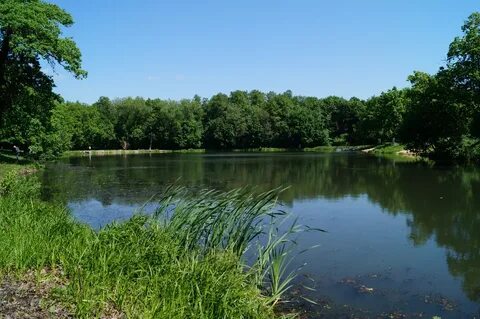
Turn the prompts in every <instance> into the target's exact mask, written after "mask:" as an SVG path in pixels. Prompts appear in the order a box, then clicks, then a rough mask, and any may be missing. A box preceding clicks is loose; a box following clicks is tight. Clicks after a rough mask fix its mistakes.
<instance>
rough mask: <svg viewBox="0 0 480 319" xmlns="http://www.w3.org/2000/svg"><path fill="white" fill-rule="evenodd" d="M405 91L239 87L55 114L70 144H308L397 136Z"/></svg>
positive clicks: (102, 102) (63, 107)
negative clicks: (316, 92) (361, 94)
mask: <svg viewBox="0 0 480 319" xmlns="http://www.w3.org/2000/svg"><path fill="white" fill-rule="evenodd" d="M404 95H405V92H404V91H402V90H397V89H392V90H391V91H388V92H386V93H382V94H381V95H380V96H379V97H373V98H371V99H370V100H368V101H362V100H360V99H357V98H352V99H350V100H346V99H343V98H340V97H328V98H324V99H319V98H316V97H303V96H294V95H293V94H292V92H290V91H287V92H285V93H282V94H276V93H273V92H270V93H262V92H260V91H250V92H246V91H234V92H232V93H230V95H225V94H217V95H214V96H213V97H211V98H210V99H201V98H200V97H195V98H193V99H185V100H181V101H171V100H160V99H143V98H140V97H137V98H124V99H116V100H113V101H111V100H109V99H108V98H106V97H102V98H100V99H99V100H98V101H97V102H96V103H94V104H92V105H87V104H81V103H61V104H59V105H57V107H55V109H54V110H53V114H52V122H53V123H54V126H55V128H56V130H57V131H58V132H59V133H60V135H61V136H62V140H63V141H65V142H66V143H67V145H65V147H66V148H67V149H88V148H89V147H92V148H94V149H118V148H123V149H129V148H131V149H147V148H155V149H185V148H207V149H245V148H259V147H280V148H303V147H311V146H318V145H347V144H361V143H377V142H382V141H391V140H392V139H393V138H395V134H396V132H397V130H398V123H399V120H401V118H400V117H401V114H402V113H403V110H396V109H397V108H399V107H400V108H402V109H403V108H404V101H403V97H404Z"/></svg>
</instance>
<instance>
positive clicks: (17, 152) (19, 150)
mask: <svg viewBox="0 0 480 319" xmlns="http://www.w3.org/2000/svg"><path fill="white" fill-rule="evenodd" d="M13 149H14V150H15V154H16V155H17V161H18V156H19V155H20V153H21V152H22V150H21V149H20V147H18V146H17V145H13Z"/></svg>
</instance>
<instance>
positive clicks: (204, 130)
mask: <svg viewBox="0 0 480 319" xmlns="http://www.w3.org/2000/svg"><path fill="white" fill-rule="evenodd" d="M47 12H48V14H47ZM25 17H29V18H28V19H24V18H25ZM72 24H73V20H72V18H71V16H70V15H69V14H68V13H66V12H65V11H63V10H62V9H60V8H59V7H57V6H56V5H53V4H46V3H44V2H42V1H26V2H16V1H5V2H2V4H0V106H1V107H0V145H1V146H3V147H4V148H10V149H11V147H12V145H14V144H15V145H20V146H21V147H22V148H23V149H24V150H26V151H27V153H28V154H29V156H31V157H34V158H50V157H55V156H58V155H60V154H61V153H62V152H64V151H66V150H72V149H88V148H89V147H91V148H92V149H119V148H122V149H148V148H155V149H186V148H206V149H246V148H259V147H280V148H295V149H301V148H304V147H312V146H321V145H376V144H382V143H387V142H399V143H402V144H405V145H406V147H407V148H408V149H410V150H412V151H414V152H417V153H420V154H422V155H424V156H427V157H430V158H433V159H436V160H447V161H456V162H466V161H479V160H480V13H473V14H472V15H471V16H470V17H469V18H468V19H467V20H466V21H465V24H464V25H463V27H462V32H463V33H462V35H461V36H459V37H457V38H455V39H454V40H453V42H452V43H451V44H450V47H449V50H448V53H447V58H446V64H445V65H444V66H442V67H440V69H439V71H438V72H437V73H436V74H427V73H423V72H414V73H413V74H412V75H411V76H410V77H409V81H410V83H411V85H410V87H408V88H404V89H397V88H392V89H391V90H388V91H386V92H382V93H381V94H379V95H378V96H373V97H371V98H369V99H367V100H362V99H358V98H350V99H344V98H341V97H335V96H331V97H326V98H317V97H305V96H295V95H293V94H292V92H290V91H287V92H284V93H281V94H278V93H273V92H269V93H264V92H260V91H257V90H254V91H250V92H246V91H234V92H231V93H230V94H229V95H226V94H221V93H220V94H217V95H214V96H212V97H210V98H201V97H198V96H195V97H194V98H192V99H185V100H181V101H172V100H161V99H143V98H140V97H136V98H131V97H129V98H122V99H114V100H110V99H109V98H107V97H101V98H100V99H99V100H98V101H97V102H96V103H94V104H92V105H87V104H82V103H78V102H75V103H73V102H65V101H64V100H63V99H62V98H61V97H60V96H59V95H57V94H55V93H53V89H54V86H55V85H54V82H53V79H52V77H51V76H49V75H47V74H46V73H45V72H44V71H43V68H42V65H43V61H47V62H49V63H50V64H52V65H55V64H58V65H60V66H62V67H64V68H65V69H66V70H67V71H70V72H71V73H72V74H73V75H74V76H75V77H77V78H82V77H85V76H86V72H85V71H84V70H82V68H81V54H80V51H79V49H78V48H77V47H76V45H75V43H74V42H73V40H71V39H70V38H64V37H62V28H63V27H65V26H67V27H68V26H70V25H72ZM39 25H41V26H44V28H38V26H39ZM32 30H36V32H30V31H32Z"/></svg>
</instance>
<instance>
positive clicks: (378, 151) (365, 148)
mask: <svg viewBox="0 0 480 319" xmlns="http://www.w3.org/2000/svg"><path fill="white" fill-rule="evenodd" d="M215 152H223V153H242V152H244V153H287V152H292V153H359V154H370V155H376V156H394V157H399V158H404V159H411V160H413V159H421V158H422V157H421V156H420V155H418V154H416V153H413V152H411V151H409V150H406V149H405V148H404V146H403V145H401V144H398V145H390V144H381V145H375V146H372V145H357V146H316V147H306V148H301V149H291V148H277V147H259V148H246V149H230V150H213V149H204V148H199V149H180V150H166V149H152V150H148V149H136V150H122V149H117V150H73V151H67V152H65V153H64V154H63V155H62V156H61V157H62V158H68V157H85V156H113V155H139V154H205V153H215Z"/></svg>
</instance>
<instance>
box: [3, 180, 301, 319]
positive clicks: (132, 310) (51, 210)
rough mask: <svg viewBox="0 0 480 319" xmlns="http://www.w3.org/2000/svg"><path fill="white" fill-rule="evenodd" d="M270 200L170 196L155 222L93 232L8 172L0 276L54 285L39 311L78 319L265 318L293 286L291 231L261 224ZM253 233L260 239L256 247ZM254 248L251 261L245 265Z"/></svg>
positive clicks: (139, 218) (142, 219)
mask: <svg viewBox="0 0 480 319" xmlns="http://www.w3.org/2000/svg"><path fill="white" fill-rule="evenodd" d="M275 199H276V192H268V193H265V194H262V195H258V196H252V195H248V193H247V192H245V191H239V190H238V191H232V192H228V193H219V192H213V191H206V192H202V193H200V194H196V195H195V196H193V195H189V194H188V193H186V192H185V191H184V190H182V189H170V190H169V191H168V192H167V193H165V194H164V196H163V197H162V198H161V199H160V203H161V206H160V208H159V210H158V211H157V212H156V214H155V215H154V216H146V215H142V214H140V213H139V214H137V215H136V216H134V217H133V218H132V219H130V220H129V221H128V222H125V223H122V224H112V225H109V226H107V227H106V228H104V229H102V230H100V231H98V232H95V231H93V230H92V229H90V228H89V227H87V226H85V225H82V224H80V223H78V222H76V221H74V220H73V219H72V217H71V215H70V213H69V212H68V211H67V210H66V209H65V208H64V207H62V206H58V205H54V204H51V203H46V202H42V201H41V200H39V183H38V181H37V180H36V179H35V178H34V177H25V176H18V175H17V174H14V173H9V174H7V175H6V176H5V177H4V178H3V180H2V181H1V183H0V277H2V278H3V279H4V282H11V281H12V279H11V278H20V280H22V279H21V278H24V276H25V274H30V276H31V277H32V278H37V280H38V283H42V282H44V278H45V277H54V278H55V279H56V280H55V281H54V282H57V283H61V284H59V285H54V287H53V289H51V290H48V293H46V295H45V296H43V297H42V298H44V299H45V300H46V302H43V303H41V304H43V305H49V304H51V303H52V302H54V303H55V304H56V305H59V306H57V307H56V309H61V310H58V312H59V313H64V312H65V311H69V312H70V313H71V314H73V315H75V316H76V317H79V318H96V317H105V318H120V317H122V316H123V317H127V318H273V317H274V316H275V315H274V305H275V304H276V303H277V302H278V301H279V298H280V296H281V294H282V293H283V292H284V291H285V290H286V289H287V288H288V284H289V282H290V280H291V279H292V277H291V276H289V275H288V274H287V273H286V272H285V261H286V258H287V257H286V256H287V254H286V253H287V250H288V243H289V241H288V240H287V237H288V234H289V233H291V232H296V231H298V230H299V228H298V227H294V228H291V229H290V231H287V233H284V234H278V233H276V232H275V231H274V229H275V227H271V225H270V224H269V223H265V221H266V220H267V219H268V220H271V219H274V220H275V219H276V218H281V216H277V217H275V214H274V213H273V211H272V209H273V205H275ZM261 233H264V234H268V235H267V236H266V238H267V240H266V241H265V242H264V244H263V246H258V247H257V246H255V245H254V243H255V241H256V240H257V238H258V236H259V235H260V234H261ZM252 247H257V248H258V252H257V254H256V259H255V260H254V261H253V263H251V264H250V266H246V265H245V263H244V260H243V255H244V253H245V251H246V250H247V249H248V248H252ZM32 274H37V275H32ZM22 276H23V277H22ZM8 278H10V279H8ZM7 279H8V280H7ZM13 282H15V280H13ZM42 291H44V292H45V290H42ZM52 300H53V301H52ZM47 301H48V302H47ZM39 307H40V306H39ZM0 311H1V309H0ZM39 311H40V310H39ZM41 311H43V310H41ZM1 315H2V313H1V312H0V316H1Z"/></svg>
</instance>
